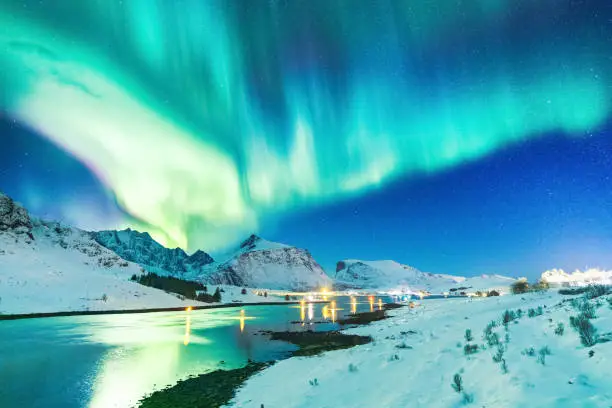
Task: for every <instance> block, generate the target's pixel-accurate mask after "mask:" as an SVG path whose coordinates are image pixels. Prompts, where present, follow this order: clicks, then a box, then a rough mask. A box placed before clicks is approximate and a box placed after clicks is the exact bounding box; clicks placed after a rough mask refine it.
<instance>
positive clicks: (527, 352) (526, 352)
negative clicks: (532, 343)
mask: <svg viewBox="0 0 612 408" xmlns="http://www.w3.org/2000/svg"><path fill="white" fill-rule="evenodd" d="M521 354H522V355H524V356H529V357H533V356H535V354H536V351H535V349H534V348H533V347H529V348H526V349H525V350H523V351H521Z"/></svg>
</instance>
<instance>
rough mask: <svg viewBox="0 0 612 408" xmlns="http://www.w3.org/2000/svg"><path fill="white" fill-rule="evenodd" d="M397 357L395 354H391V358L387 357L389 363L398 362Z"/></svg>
mask: <svg viewBox="0 0 612 408" xmlns="http://www.w3.org/2000/svg"><path fill="white" fill-rule="evenodd" d="M399 359H400V358H399V356H398V355H397V354H393V355H391V356H389V361H397V360H399Z"/></svg>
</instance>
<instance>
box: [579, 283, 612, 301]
mask: <svg viewBox="0 0 612 408" xmlns="http://www.w3.org/2000/svg"><path fill="white" fill-rule="evenodd" d="M611 292H612V287H610V286H606V285H590V286H587V289H586V291H585V293H584V297H585V298H587V299H595V298H598V297H600V296H605V295H607V294H609V293H611Z"/></svg>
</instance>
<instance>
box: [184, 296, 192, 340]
mask: <svg viewBox="0 0 612 408" xmlns="http://www.w3.org/2000/svg"><path fill="white" fill-rule="evenodd" d="M190 336H191V306H190V307H188V308H187V318H186V319H185V338H184V339H183V344H184V345H185V346H186V345H188V344H189V338H190Z"/></svg>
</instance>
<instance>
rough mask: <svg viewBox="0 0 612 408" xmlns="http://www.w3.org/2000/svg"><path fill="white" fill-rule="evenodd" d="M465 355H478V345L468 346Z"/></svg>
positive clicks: (464, 350) (465, 348) (465, 347)
mask: <svg viewBox="0 0 612 408" xmlns="http://www.w3.org/2000/svg"><path fill="white" fill-rule="evenodd" d="M463 353H464V354H465V355H466V356H469V355H472V354H476V353H478V344H466V345H465V346H464V347H463Z"/></svg>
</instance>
